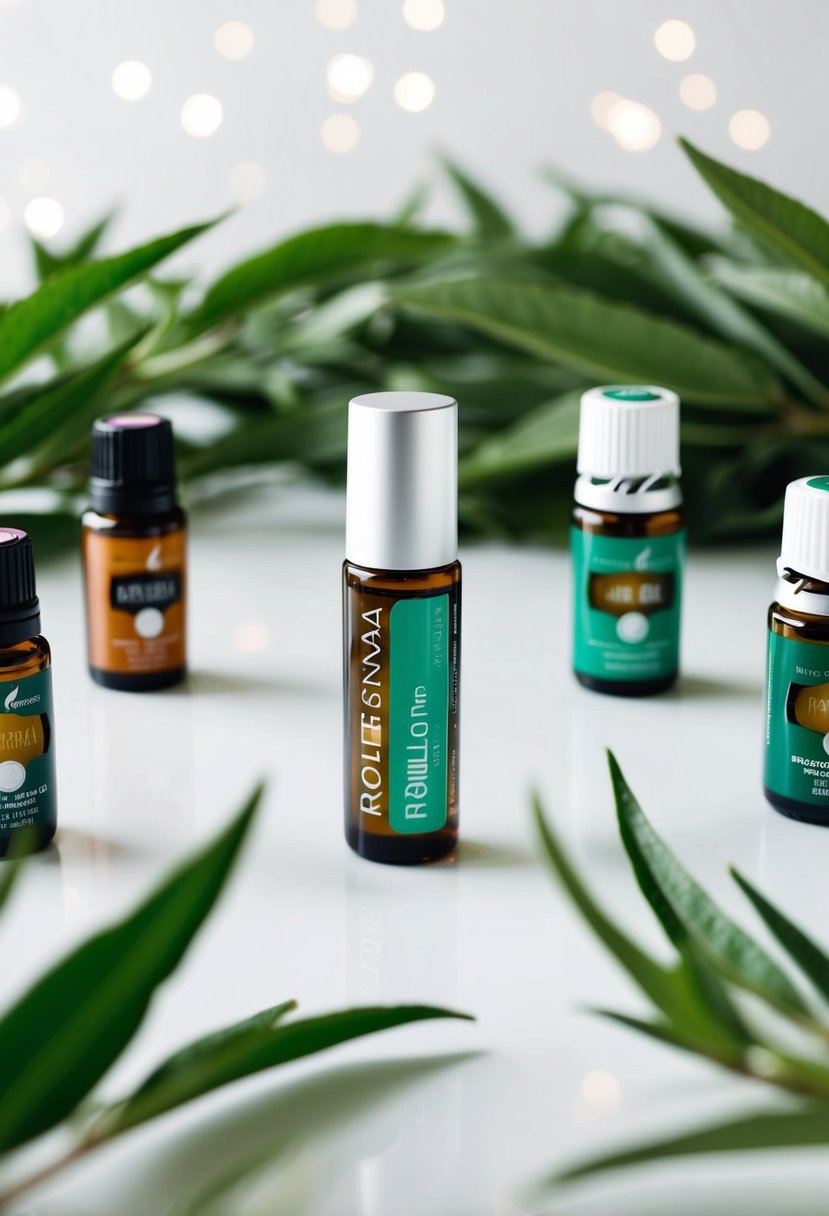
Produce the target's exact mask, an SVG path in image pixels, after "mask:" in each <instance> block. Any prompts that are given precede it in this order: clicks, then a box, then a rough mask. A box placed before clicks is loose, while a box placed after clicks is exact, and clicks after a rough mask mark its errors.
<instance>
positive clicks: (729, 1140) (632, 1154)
mask: <svg viewBox="0 0 829 1216" xmlns="http://www.w3.org/2000/svg"><path fill="white" fill-rule="evenodd" d="M827 1144H829V1112H827V1110H826V1107H825V1106H824V1105H821V1104H819V1103H810V1104H809V1105H806V1106H800V1107H798V1108H797V1109H796V1110H770V1111H766V1112H763V1113H759V1114H750V1115H741V1116H740V1117H739V1118H737V1119H729V1120H727V1121H725V1122H723V1123H714V1124H711V1125H710V1126H709V1127H705V1128H702V1129H700V1130H698V1131H689V1132H684V1133H682V1134H680V1135H677V1136H669V1137H667V1138H666V1139H663V1140H656V1141H653V1142H651V1143H650V1144H639V1145H636V1146H634V1147H631V1148H628V1149H621V1150H618V1151H616V1152H613V1153H606V1154H604V1155H602V1156H600V1157H593V1158H590V1159H588V1160H587V1161H582V1162H580V1163H578V1164H576V1165H572V1166H570V1167H569V1168H568V1169H566V1170H562V1171H561V1172H559V1173H556V1174H555V1175H554V1176H553V1177H551V1178H550V1179H548V1183H549V1184H551V1185H554V1184H555V1183H557V1182H573V1181H575V1180H576V1179H577V1178H586V1177H588V1176H589V1175H590V1174H599V1173H604V1172H606V1171H607V1170H615V1169H623V1168H627V1167H629V1166H632V1165H645V1164H649V1163H651V1162H653V1161H664V1160H666V1159H667V1158H671V1157H696V1156H700V1155H701V1154H704V1153H745V1152H754V1151H757V1150H758V1149H766V1150H770V1149H787V1148H823V1147H825V1146H826V1145H827Z"/></svg>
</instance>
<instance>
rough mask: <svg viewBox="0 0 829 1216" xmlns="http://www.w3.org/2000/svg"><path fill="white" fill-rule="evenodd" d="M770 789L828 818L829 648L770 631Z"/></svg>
mask: <svg viewBox="0 0 829 1216" xmlns="http://www.w3.org/2000/svg"><path fill="white" fill-rule="evenodd" d="M765 785H766V788H767V789H768V790H771V792H772V793H773V794H779V795H781V796H782V797H783V798H794V799H795V800H796V801H797V802H805V803H807V804H809V805H810V806H812V807H819V808H821V809H824V810H825V811H826V814H827V816H829V645H825V646H822V645H819V644H817V643H814V642H800V641H798V640H797V639H795V638H784V637H781V636H780V634H778V633H773V632H772V631H771V630H769V653H768V667H767V682H766V765H765Z"/></svg>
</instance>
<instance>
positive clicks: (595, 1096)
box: [581, 1068, 622, 1110]
mask: <svg viewBox="0 0 829 1216" xmlns="http://www.w3.org/2000/svg"><path fill="white" fill-rule="evenodd" d="M581 1096H582V1098H583V1099H584V1101H585V1102H587V1103H588V1104H589V1105H590V1106H595V1107H598V1108H600V1109H602V1110H609V1109H611V1108H613V1107H614V1106H618V1105H619V1099H620V1097H621V1096H622V1086H621V1085H620V1083H619V1078H618V1077H615V1076H614V1075H613V1073H612V1072H607V1071H606V1070H605V1069H603V1068H592V1069H591V1070H590V1071H589V1072H586V1073H585V1074H584V1076H583V1077H582V1081H581Z"/></svg>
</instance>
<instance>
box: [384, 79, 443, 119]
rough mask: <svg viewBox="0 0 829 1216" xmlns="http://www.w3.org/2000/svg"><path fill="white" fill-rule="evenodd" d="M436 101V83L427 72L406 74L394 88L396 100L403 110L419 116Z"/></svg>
mask: <svg viewBox="0 0 829 1216" xmlns="http://www.w3.org/2000/svg"><path fill="white" fill-rule="evenodd" d="M434 99H435V82H434V81H433V80H432V78H431V76H427V75H426V73H425V72H406V74H405V76H401V77H400V79H399V80H398V82H397V84H396V85H395V86H394V100H395V101H396V102H397V104H398V105H399V106H400V108H401V110H408V111H409V112H410V113H411V114H419V113H420V111H421V110H426V109H428V107H429V106H430V105H431V104H432V102H433V101H434Z"/></svg>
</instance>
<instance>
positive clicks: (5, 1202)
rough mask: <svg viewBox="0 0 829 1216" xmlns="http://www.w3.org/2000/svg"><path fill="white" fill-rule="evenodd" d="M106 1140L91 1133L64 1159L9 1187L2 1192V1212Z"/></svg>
mask: <svg viewBox="0 0 829 1216" xmlns="http://www.w3.org/2000/svg"><path fill="white" fill-rule="evenodd" d="M106 1139H107V1137H106V1136H101V1135H98V1134H95V1133H89V1134H88V1135H86V1136H84V1138H83V1139H82V1140H79V1141H78V1143H77V1144H75V1145H73V1147H72V1148H70V1149H69V1151H68V1152H66V1153H64V1154H63V1156H62V1157H56V1158H55V1159H54V1160H53V1161H50V1162H49V1163H48V1165H44V1166H41V1168H40V1169H38V1170H35V1172H34V1173H33V1174H29V1176H28V1177H25V1178H21V1179H20V1181H19V1182H15V1183H13V1184H12V1185H11V1186H10V1187H7V1188H6V1189H5V1190H4V1191H0V1211H3V1210H4V1209H5V1208H7V1207H8V1206H9V1204H10V1203H12V1202H14V1200H16V1199H19V1198H20V1197H21V1195H25V1194H26V1193H27V1192H28V1191H31V1190H32V1189H33V1188H34V1187H37V1186H41V1185H42V1184H43V1183H44V1182H48V1181H49V1179H51V1178H54V1177H55V1176H56V1175H57V1174H60V1173H62V1172H63V1171H64V1170H67V1169H69V1167H70V1166H71V1165H74V1164H75V1162H77V1161H80V1160H81V1158H82V1157H85V1156H86V1155H87V1153H91V1152H92V1151H93V1149H96V1148H98V1147H99V1146H100V1145H101V1144H103V1143H104V1142H105V1141H106Z"/></svg>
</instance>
